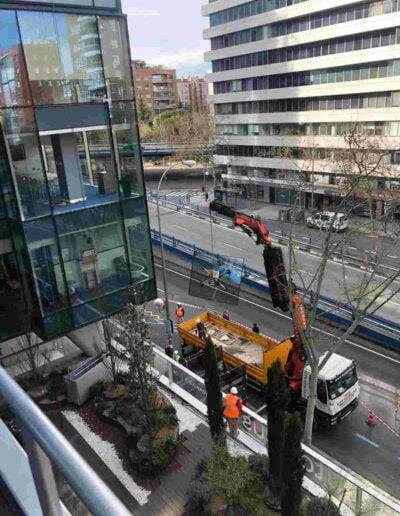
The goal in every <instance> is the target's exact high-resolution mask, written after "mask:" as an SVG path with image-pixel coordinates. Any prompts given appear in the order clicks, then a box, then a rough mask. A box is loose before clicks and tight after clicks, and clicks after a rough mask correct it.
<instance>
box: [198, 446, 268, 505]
mask: <svg viewBox="0 0 400 516" xmlns="http://www.w3.org/2000/svg"><path fill="white" fill-rule="evenodd" d="M205 476H206V478H207V480H208V485H209V487H210V490H211V492H212V493H213V494H215V495H216V496H218V497H219V498H221V499H222V500H223V501H224V502H225V503H226V504H227V505H228V506H238V507H241V508H243V509H246V510H247V511H248V512H249V513H250V514H259V513H260V510H261V509H260V508H261V507H264V506H263V503H264V500H263V496H262V493H261V482H260V480H259V478H258V477H257V476H256V475H255V474H254V473H253V472H252V471H251V469H250V466H249V463H248V462H247V460H246V459H245V458H244V457H232V456H231V455H229V452H228V450H227V449H226V448H225V447H224V446H217V447H215V448H214V450H213V453H212V455H211V457H210V459H209V461H208V464H207V472H206V475H205Z"/></svg>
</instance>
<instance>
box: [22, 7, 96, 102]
mask: <svg viewBox="0 0 400 516" xmlns="http://www.w3.org/2000/svg"><path fill="white" fill-rule="evenodd" d="M18 20H19V24H20V28H21V37H22V41H23V45H24V51H25V57H26V62H27V66H28V73H29V80H30V84H31V89H32V95H33V97H34V101H35V104H58V103H72V102H93V101H102V100H103V98H104V96H105V94H106V89H105V83H104V75H103V68H102V63H101V51H100V42H99V35H98V31H97V21H96V18H95V17H94V16H78V15H75V14H64V13H48V12H31V11H25V12H23V11H20V12H18Z"/></svg>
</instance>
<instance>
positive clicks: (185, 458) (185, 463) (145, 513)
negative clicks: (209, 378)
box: [50, 391, 248, 516]
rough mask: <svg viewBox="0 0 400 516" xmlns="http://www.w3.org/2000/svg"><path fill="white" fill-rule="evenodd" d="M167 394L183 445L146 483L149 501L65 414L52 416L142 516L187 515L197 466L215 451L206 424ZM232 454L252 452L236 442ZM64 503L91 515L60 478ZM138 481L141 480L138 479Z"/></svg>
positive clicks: (79, 515)
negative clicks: (126, 482)
mask: <svg viewBox="0 0 400 516" xmlns="http://www.w3.org/2000/svg"><path fill="white" fill-rule="evenodd" d="M165 393H166V394H167V395H168V397H169V398H170V399H171V402H172V403H173V404H174V406H175V408H176V410H177V415H178V419H179V429H180V434H181V437H182V444H181V446H180V449H179V451H178V453H177V455H176V457H175V459H174V461H173V463H172V464H171V465H170V467H169V468H168V470H167V472H165V473H164V474H163V475H161V476H160V477H159V478H158V479H156V480H154V481H144V483H143V484H144V486H145V489H147V490H148V491H150V494H149V495H148V497H147V501H146V502H145V503H144V504H143V501H142V502H141V503H139V502H138V501H137V500H136V499H135V497H134V494H133V493H132V492H130V491H129V490H128V489H127V488H126V486H125V485H123V483H122V482H121V481H120V479H119V478H117V476H116V475H115V474H114V473H113V472H112V471H111V470H110V469H109V468H108V467H107V463H106V462H103V460H102V457H101V456H99V455H97V454H96V453H95V451H94V450H93V448H92V447H91V446H89V444H88V442H87V441H86V440H85V439H84V438H83V437H82V435H80V434H79V432H78V431H77V430H76V428H74V426H73V425H72V424H71V423H70V422H69V421H68V420H66V418H65V417H64V415H63V414H61V413H53V414H50V417H51V419H52V421H53V422H54V423H55V424H56V426H57V427H58V428H59V429H60V431H62V433H63V434H64V435H65V436H66V437H67V439H68V440H69V442H70V443H71V444H72V445H73V446H74V447H75V448H76V449H77V451H78V452H79V453H80V454H81V455H82V456H83V457H84V459H85V460H86V461H87V462H88V463H89V464H90V465H91V466H92V468H93V469H95V471H96V472H97V474H98V475H99V476H100V477H101V478H102V479H103V481H104V482H105V483H106V484H107V485H108V486H109V487H110V489H111V490H112V491H113V492H114V493H115V494H116V495H117V496H118V498H120V500H121V501H122V502H123V503H124V504H125V505H126V507H127V508H128V509H129V510H130V511H131V512H132V513H133V514H135V515H139V516H181V515H182V514H183V513H184V512H185V507H184V506H185V502H186V490H187V488H188V485H189V483H190V481H191V479H192V477H193V475H194V472H195V468H196V465H197V464H198V462H199V461H200V460H202V459H203V458H204V457H207V456H208V455H209V454H210V451H211V438H210V432H209V428H208V425H207V424H206V422H205V421H204V420H203V419H202V418H201V417H199V416H198V415H197V413H195V412H193V411H192V410H191V409H189V408H187V407H186V406H185V405H184V404H183V403H182V402H181V401H180V399H178V398H176V397H173V395H172V394H171V393H169V392H167V391H165ZM228 445H229V447H230V449H231V451H232V453H235V454H244V455H246V454H247V453H248V451H247V450H246V449H245V448H244V447H242V446H239V445H238V444H236V443H233V442H232V441H231V440H230V443H228ZM57 480H58V485H59V490H60V494H61V496H62V500H63V502H64V504H65V505H66V507H67V508H68V509H69V511H70V512H71V514H73V515H74V516H88V515H89V513H88V512H87V511H86V509H85V508H84V506H83V504H82V503H81V502H80V500H79V499H78V498H77V497H76V495H75V494H74V493H73V492H72V491H71V489H70V488H69V486H68V485H67V484H65V482H63V480H62V479H61V478H58V479H57ZM136 480H137V479H136Z"/></svg>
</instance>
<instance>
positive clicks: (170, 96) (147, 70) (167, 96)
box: [132, 61, 178, 116]
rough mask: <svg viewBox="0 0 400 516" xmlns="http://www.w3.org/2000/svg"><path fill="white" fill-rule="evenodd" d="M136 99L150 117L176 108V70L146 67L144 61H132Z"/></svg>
mask: <svg viewBox="0 0 400 516" xmlns="http://www.w3.org/2000/svg"><path fill="white" fill-rule="evenodd" d="M132 67H133V78H134V83H135V92H136V99H137V101H138V102H140V103H142V104H143V105H144V106H145V108H146V109H147V111H148V112H149V113H150V114H151V115H153V116H154V115H159V114H160V113H162V112H163V111H168V110H171V109H176V108H177V107H178V90H177V84H176V70H172V69H167V68H163V67H162V66H147V65H146V63H145V62H144V61H133V62H132Z"/></svg>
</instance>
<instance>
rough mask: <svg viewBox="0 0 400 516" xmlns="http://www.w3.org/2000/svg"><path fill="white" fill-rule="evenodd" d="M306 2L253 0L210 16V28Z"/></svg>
mask: <svg viewBox="0 0 400 516" xmlns="http://www.w3.org/2000/svg"><path fill="white" fill-rule="evenodd" d="M305 1H306V0H253V1H252V2H247V3H245V4H242V5H238V6H236V7H230V8H229V9H224V10H223V11H219V12H217V13H213V14H211V15H210V27H215V26H216V25H222V24H224V23H230V22H233V21H235V20H240V19H242V18H249V17H250V16H256V15H257V14H262V13H266V12H268V11H273V10H274V9H281V8H282V7H287V6H290V5H295V4H300V3H301V2H305Z"/></svg>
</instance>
